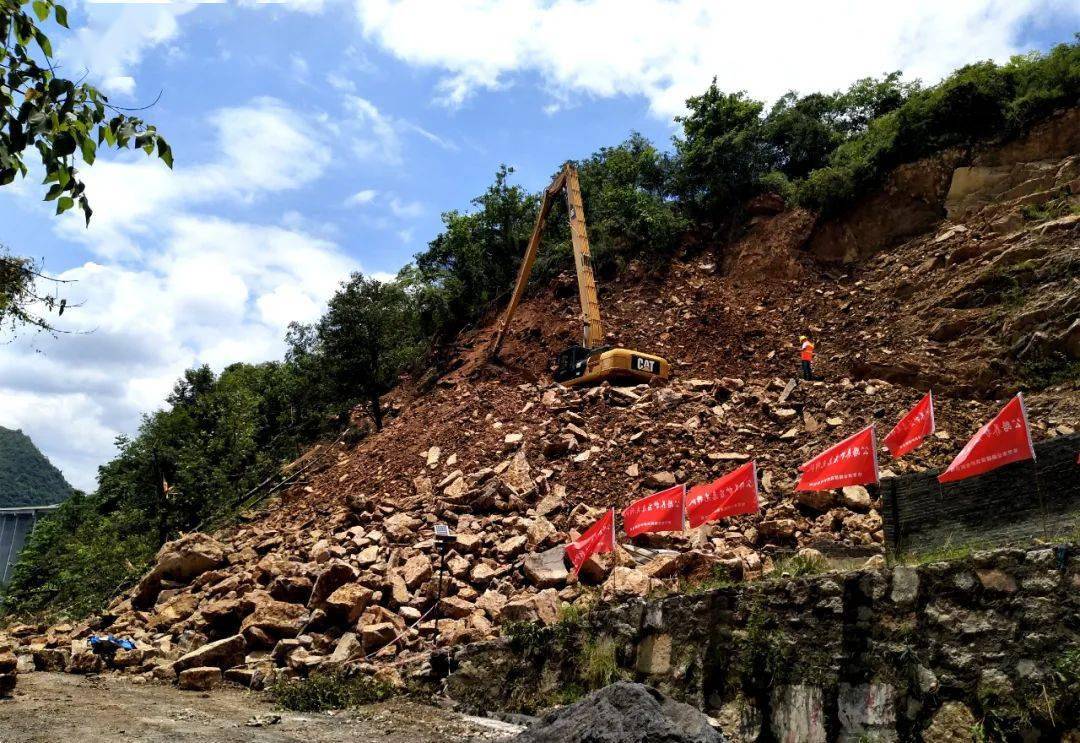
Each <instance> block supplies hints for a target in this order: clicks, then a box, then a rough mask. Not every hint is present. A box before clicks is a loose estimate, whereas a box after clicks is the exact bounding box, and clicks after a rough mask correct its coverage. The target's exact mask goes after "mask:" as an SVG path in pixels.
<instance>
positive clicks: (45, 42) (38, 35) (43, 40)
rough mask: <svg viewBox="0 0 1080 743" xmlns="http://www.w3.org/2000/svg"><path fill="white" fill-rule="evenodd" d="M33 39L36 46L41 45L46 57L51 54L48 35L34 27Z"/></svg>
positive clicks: (50, 43)
mask: <svg viewBox="0 0 1080 743" xmlns="http://www.w3.org/2000/svg"><path fill="white" fill-rule="evenodd" d="M34 40H35V41H37V43H38V46H40V47H41V51H43V52H45V56H46V57H51V56H52V42H50V41H49V37H48V36H46V35H45V34H43V33H42V32H41V31H40V30H39V29H36V28H35V29H34Z"/></svg>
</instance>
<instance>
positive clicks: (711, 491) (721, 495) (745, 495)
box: [686, 461, 758, 529]
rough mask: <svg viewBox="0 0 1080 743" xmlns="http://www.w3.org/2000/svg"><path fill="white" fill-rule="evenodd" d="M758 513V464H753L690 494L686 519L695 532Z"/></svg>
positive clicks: (688, 494) (744, 466) (700, 487)
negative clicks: (715, 524)
mask: <svg viewBox="0 0 1080 743" xmlns="http://www.w3.org/2000/svg"><path fill="white" fill-rule="evenodd" d="M757 511H758V487H757V463H756V462H753V461H750V462H747V463H746V464H744V465H743V466H742V467H739V469H737V470H735V471H734V472H729V473H728V474H726V475H724V476H723V477H721V478H719V479H717V480H713V481H712V482H710V483H709V484H708V485H697V486H695V487H693V488H691V489H690V492H689V493H687V494H686V517H687V518H688V519H689V523H690V528H691V529H694V528H696V527H698V526H701V525H702V524H704V523H705V522H706V521H716V520H718V519H723V518H727V517H729V516H738V515H739V514H742V513H756V512H757Z"/></svg>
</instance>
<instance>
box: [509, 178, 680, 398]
mask: <svg viewBox="0 0 1080 743" xmlns="http://www.w3.org/2000/svg"><path fill="white" fill-rule="evenodd" d="M564 190H565V192H566V206H567V212H568V213H569V216H570V237H571V241H572V243H573V246H574V265H575V267H576V268H577V280H578V295H579V297H580V299H581V313H582V323H583V326H584V330H583V333H582V335H583V339H584V343H583V344H582V345H580V346H578V345H575V346H571V347H570V348H568V349H566V350H565V351H563V352H561V353H560V354H559V355H558V357H557V359H556V369H555V380H556V381H557V382H561V383H562V384H565V385H568V386H572V385H579V384H591V383H599V382H602V381H604V380H611V381H630V382H647V381H649V380H650V379H653V378H656V377H659V378H661V379H666V378H667V377H668V375H669V374H670V373H671V370H670V367H669V366H668V362H667V361H665V360H664V359H662V358H660V357H659V356H655V355H653V354H649V353H642V352H641V351H633V350H630V349H627V348H613V347H611V346H608V345H603V341H604V325H603V321H602V320H601V318H600V302H599V299H598V297H597V292H596V279H595V278H594V276H593V270H592V261H591V259H590V257H589V237H588V233H587V231H586V229H585V207H584V206H583V204H582V200H581V186H580V184H579V183H578V174H577V169H575V168H574V166H573V165H572V164H570V163H566V164H565V165H564V166H563V168H562V170H560V171H559V174H558V175H557V176H555V180H553V181H552V182H551V185H550V186H548V188H547V190H546V191H545V192H544V200H543V202H542V203H541V205H540V213H539V214H538V215H537V217H536V225H535V226H534V227H533V233H532V237H530V238H529V247H528V249H527V250H526V252H525V258H524V260H522V262H521V269H520V270H519V271H518V277H517V283H516V284H515V286H514V295H513V297H511V299H510V306H509V307H507V308H506V314H505V315H504V316H503V319H502V323H501V324H500V326H499V332H498V335H496V336H495V340H494V342H493V343H492V346H491V350H490V352H489V354H488V357H489V358H490V359H495V358H497V357H498V355H499V349H500V348H501V347H502V342H503V338H505V336H506V333H507V331H508V330H509V328H510V320H511V318H513V316H514V311H515V310H516V309H517V306H518V303H519V302H520V301H521V297H522V295H523V294H524V293H525V285H526V284H527V283H528V281H529V274H530V273H531V272H532V267H533V263H534V262H535V261H536V253H537V250H538V249H539V247H540V238H541V235H542V233H543V231H544V223H545V222H546V221H547V217H548V214H550V213H551V207H552V204H553V203H554V201H555V198H556V197H558V195H559V193H560V192H562V191H564Z"/></svg>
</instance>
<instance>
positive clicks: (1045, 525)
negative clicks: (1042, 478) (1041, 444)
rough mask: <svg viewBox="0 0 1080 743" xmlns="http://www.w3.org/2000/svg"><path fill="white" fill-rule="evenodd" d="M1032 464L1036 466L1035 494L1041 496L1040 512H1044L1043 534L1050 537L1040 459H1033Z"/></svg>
mask: <svg viewBox="0 0 1080 743" xmlns="http://www.w3.org/2000/svg"><path fill="white" fill-rule="evenodd" d="M1031 464H1032V466H1033V467H1034V468H1035V495H1036V496H1038V498H1039V512H1040V513H1041V514H1042V522H1043V536H1044V537H1046V538H1047V539H1049V538H1050V528H1049V526H1048V523H1047V520H1046V503H1045V502H1044V501H1043V494H1042V486H1041V485H1040V483H1039V460H1037V459H1032V460H1031Z"/></svg>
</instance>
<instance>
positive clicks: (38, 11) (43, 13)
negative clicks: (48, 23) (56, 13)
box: [34, 0, 49, 21]
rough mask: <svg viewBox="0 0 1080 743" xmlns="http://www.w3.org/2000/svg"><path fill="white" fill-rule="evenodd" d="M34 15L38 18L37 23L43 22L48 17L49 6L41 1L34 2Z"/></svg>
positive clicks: (35, 0)
mask: <svg viewBox="0 0 1080 743" xmlns="http://www.w3.org/2000/svg"><path fill="white" fill-rule="evenodd" d="M34 15H36V16H37V17H38V20H39V21H43V20H45V19H46V18H48V17H49V4H48V3H46V2H43V0H34Z"/></svg>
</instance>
